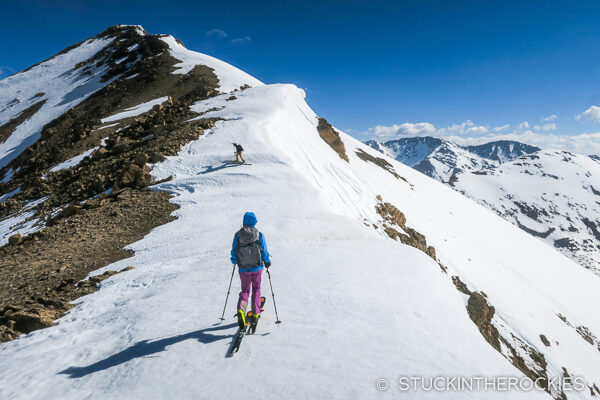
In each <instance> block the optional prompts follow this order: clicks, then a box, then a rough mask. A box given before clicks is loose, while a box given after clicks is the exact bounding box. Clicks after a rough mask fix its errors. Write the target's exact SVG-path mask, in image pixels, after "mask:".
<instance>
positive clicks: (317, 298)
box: [0, 77, 600, 399]
mask: <svg viewBox="0 0 600 400" xmlns="http://www.w3.org/2000/svg"><path fill="white" fill-rule="evenodd" d="M242 78H243V77H239V79H242ZM235 82H236V85H237V82H238V81H235ZM221 84H222V85H227V83H226V82H221ZM232 86H235V85H232ZM222 87H223V86H222ZM225 87H227V86H225ZM228 97H229V96H228V95H221V96H217V97H214V98H211V99H209V100H207V101H203V102H199V103H197V104H195V105H194V107H193V108H194V110H195V111H197V112H206V111H207V110H210V109H217V110H219V111H209V112H207V113H206V114H205V115H203V117H221V118H225V119H226V120H224V121H219V122H217V124H216V126H215V127H214V128H213V129H212V130H211V131H209V132H206V133H205V135H203V136H201V137H200V138H199V139H198V140H197V141H194V142H192V143H190V144H189V145H187V146H186V147H185V148H184V149H183V150H182V151H181V152H180V154H179V155H178V156H176V157H168V158H167V160H166V161H164V162H162V163H160V164H157V165H156V166H155V168H154V170H153V175H154V177H155V178H156V179H161V178H165V177H167V176H169V175H173V180H171V181H169V182H166V183H162V184H160V185H158V186H157V187H156V188H157V189H160V190H168V191H169V192H171V193H173V194H174V195H175V197H174V198H173V201H174V202H175V203H177V204H179V205H180V206H181V208H180V209H179V210H177V211H176V212H175V214H176V216H177V217H178V218H177V220H175V221H173V222H171V223H169V224H166V225H163V226H161V227H159V228H157V229H155V230H153V231H152V232H151V233H150V234H149V235H148V236H146V237H145V238H144V239H143V240H141V241H139V242H137V243H134V244H133V245H131V246H129V247H130V248H131V249H132V250H135V252H136V253H135V256H134V257H133V258H130V259H125V260H122V261H119V262H117V263H115V264H113V265H109V266H107V267H105V268H104V269H120V268H122V267H125V266H128V265H133V266H134V267H135V269H134V270H132V271H129V272H126V273H122V274H119V275H115V276H113V277H111V278H109V279H108V280H106V281H104V282H103V283H102V289H101V290H100V291H98V292H96V293H94V294H91V295H89V296H86V297H84V298H82V299H81V300H80V302H79V305H78V306H77V307H76V308H75V309H73V310H72V311H71V312H69V313H68V314H67V315H66V316H65V317H64V318H62V319H61V320H60V321H59V324H58V325H57V326H55V327H52V328H49V329H45V330H41V331H35V332H33V333H31V334H29V335H26V336H23V337H21V338H19V339H18V340H16V341H13V342H9V343H6V344H3V345H2V346H1V347H0V349H1V351H2V357H0V369H1V370H2V371H3V373H2V374H1V375H0V398H11V399H19V398H52V399H54V398H56V399H58V398H60V399H81V398H95V399H111V398H150V399H154V398H156V399H162V398H201V399H204V398H205V399H221V398H222V399H225V398H240V397H248V398H344V399H345V398H374V397H375V396H378V395H381V396H383V397H386V398H396V397H397V396H398V395H400V394H401V393H400V392H399V390H398V388H397V385H396V379H397V378H398V377H399V376H401V375H409V376H415V375H421V376H425V377H431V376H436V375H446V376H523V375H522V373H521V372H519V371H518V370H517V369H516V368H515V367H513V366H512V365H511V364H510V362H509V361H507V360H506V359H505V358H504V357H503V356H502V355H501V354H500V353H499V352H497V351H496V350H494V349H493V348H492V347H491V346H490V345H489V344H488V343H487V342H486V341H485V340H484V338H483V337H482V336H481V334H480V333H479V331H478V330H477V328H476V326H475V325H474V324H473V322H472V321H471V320H470V319H469V316H468V315H467V312H466V310H465V304H466V301H467V296H465V295H463V294H461V293H459V292H458V291H457V290H456V289H455V287H454V285H453V284H452V280H451V275H460V277H461V279H462V280H463V281H464V282H465V283H466V284H467V285H468V286H469V288H470V289H471V290H483V291H485V293H486V294H487V296H488V300H489V302H490V303H491V304H493V305H494V306H495V307H496V315H495V316H494V321H495V323H496V324H497V325H498V326H499V327H500V328H501V329H502V330H503V332H505V333H506V332H507V333H506V335H507V336H508V337H510V334H513V335H514V336H515V337H516V338H520V339H521V340H523V341H524V342H526V343H528V344H529V345H531V346H534V347H536V348H537V349H538V351H540V352H541V353H543V354H544V356H545V358H546V361H547V362H548V374H549V375H550V376H561V375H562V373H563V371H562V369H561V368H562V367H566V368H567V369H568V371H569V372H570V373H571V374H574V375H581V376H584V377H585V378H586V379H588V380H590V381H593V382H595V383H596V385H600V381H599V380H598V371H600V352H599V351H598V350H597V349H596V348H595V347H594V346H592V345H591V344H589V343H588V342H586V341H585V340H584V339H583V338H582V337H581V336H579V334H577V332H576V331H575V329H574V327H571V326H568V325H567V324H565V323H564V322H563V321H562V320H561V319H559V318H558V317H557V313H560V314H561V315H563V316H565V318H566V319H567V320H568V321H569V322H570V323H571V324H573V325H574V326H579V325H585V326H586V327H587V328H588V329H589V330H590V331H592V332H600V315H599V314H598V313H597V306H598V304H597V302H594V301H590V297H589V293H598V291H599V290H600V280H599V279H598V278H597V277H596V276H594V275H593V274H591V273H589V272H588V271H585V270H583V269H581V268H580V267H578V266H577V265H576V264H575V263H573V262H572V261H570V260H568V259H567V258H565V257H564V256H562V255H561V254H559V253H558V252H556V251H554V250H552V249H550V248H548V246H546V245H545V244H543V243H541V242H539V241H537V240H536V239H534V238H532V237H530V236H529V235H527V234H525V233H524V232H522V231H521V230H519V229H517V228H516V227H514V226H512V225H511V224H510V223H508V222H506V221H504V220H503V219H501V218H499V217H498V216H496V215H494V214H493V213H491V212H490V211H488V210H486V209H485V208H483V207H481V206H479V205H477V204H476V203H474V202H473V201H471V200H469V199H467V198H465V197H464V196H462V195H460V194H459V193H457V192H455V191H453V190H451V189H450V188H447V187H445V186H443V185H442V184H440V183H439V182H436V181H434V180H432V179H430V178H428V177H426V176H424V175H422V174H420V173H418V172H417V171H414V170H412V169H411V168H409V167H407V166H404V165H403V164H401V163H399V162H396V161H394V160H391V159H388V160H387V161H388V162H389V163H390V164H391V165H392V166H393V168H394V170H395V171H396V172H397V173H398V174H399V175H401V176H402V177H404V178H405V179H406V180H407V181H408V182H405V181H403V180H401V179H398V178H396V177H395V176H394V175H392V174H390V173H389V172H388V171H386V170H384V169H382V168H380V167H379V166H378V165H375V164H373V163H369V162H365V161H363V159H361V158H359V157H358V156H357V155H356V151H357V150H359V149H360V150H362V151H363V152H366V153H368V154H370V155H372V156H375V157H379V156H380V154H379V153H377V152H376V151H374V150H372V149H370V148H369V147H368V146H366V145H364V144H361V143H360V142H358V141H356V140H354V139H352V138H351V137H349V136H347V135H345V134H341V139H342V140H343V142H344V144H345V147H346V153H347V155H348V158H349V163H347V162H346V161H344V160H342V159H341V158H340V157H339V156H338V155H337V154H336V153H334V152H333V150H332V149H331V148H329V147H328V146H327V144H325V142H324V141H323V140H321V139H320V137H319V135H318V133H317V129H316V126H317V116H316V115H315V114H314V113H313V112H312V110H311V109H310V108H309V107H308V106H307V104H306V103H305V101H304V92H303V91H302V90H300V89H298V88H296V87H295V86H293V85H264V86H257V87H253V88H250V89H246V90H244V91H240V92H239V93H236V97H237V99H235V100H232V101H227V100H226V99H227V98H228ZM232 142H237V143H242V144H243V145H244V148H245V149H246V156H247V159H248V160H249V161H250V162H251V163H252V165H237V164H231V163H228V162H227V159H228V158H231V153H232V148H231V143H232ZM377 195H381V196H382V197H383V199H384V201H389V202H391V203H393V204H394V205H395V206H397V207H398V208H399V209H400V210H402V211H403V212H404V213H405V215H406V217H407V220H408V223H407V224H408V225H409V226H410V227H413V228H414V229H417V230H418V231H419V232H421V233H424V234H425V235H427V241H428V243H429V244H431V245H433V246H435V248H436V250H437V257H438V258H439V260H440V261H441V262H442V264H443V265H445V266H446V267H447V268H448V274H444V273H443V272H441V270H440V267H439V265H438V264H437V263H436V261H434V260H433V259H431V258H429V257H428V256H427V255H425V254H424V253H423V252H421V251H419V250H417V249H414V248H412V247H408V246H405V245H402V244H401V243H400V242H396V241H393V240H391V239H389V238H388V237H387V236H386V235H385V234H384V233H383V232H382V227H383V224H382V220H381V217H380V216H379V215H378V214H377V213H376V211H375V206H376V204H377V200H376V196H377ZM440 205H443V206H442V207H440ZM247 210H252V211H254V212H256V214H257V216H258V219H259V224H258V227H259V228H260V229H261V231H262V232H263V233H264V234H265V236H266V239H267V242H268V244H269V250H270V252H271V253H272V261H273V267H272V268H271V270H272V278H273V287H274V289H275V292H276V294H277V296H276V299H277V306H278V310H279V314H280V318H281V320H282V321H283V323H282V324H280V325H275V324H274V321H275V316H274V310H273V305H272V299H271V297H270V293H269V289H268V285H267V282H266V281H267V276H266V275H264V274H263V278H264V283H265V285H264V286H263V287H264V291H265V293H266V294H267V298H268V300H267V301H268V303H267V306H266V311H265V313H264V316H263V318H262V319H261V322H260V324H259V327H258V330H257V335H255V336H250V337H247V338H245V339H244V342H243V344H242V347H241V349H240V353H238V354H237V355H236V356H235V357H234V358H226V357H225V354H226V352H227V349H228V346H229V345H230V343H231V339H232V335H233V333H234V332H235V325H234V324H233V322H234V319H233V318H231V316H232V315H233V313H234V308H235V305H234V304H233V302H234V301H235V300H233V301H232V299H230V303H229V305H228V308H227V312H226V316H227V317H228V318H227V320H226V321H225V322H224V323H222V324H219V323H218V322H219V321H218V317H219V316H220V313H221V310H222V306H223V303H222V302H223V300H224V297H225V293H226V289H227V284H228V282H227V280H228V279H229V276H230V273H231V265H230V264H229V259H228V253H229V246H230V245H231V239H232V236H233V234H234V232H235V231H236V229H238V227H239V226H240V224H241V218H242V215H243V213H244V212H245V211H247ZM374 225H375V226H377V227H378V228H377V229H375V228H374V227H373V226H374ZM104 269H102V270H99V271H97V272H98V273H101V272H102V271H103V270H104ZM236 279H237V278H236ZM234 285H236V286H237V281H236V282H235V283H234ZM236 286H234V287H236ZM235 291H236V290H235V289H234V290H233V293H232V294H233V297H235ZM500 328H499V329H500ZM542 333H543V334H545V335H546V336H547V337H548V338H549V339H550V340H551V341H552V344H551V346H550V347H545V346H544V345H543V344H542V342H541V341H540V337H539V335H540V334H542ZM515 340H516V339H515ZM504 351H506V349H504ZM252 373H254V374H256V375H255V376H259V378H257V379H256V380H257V382H256V383H254V381H253V380H252V378H251V379H250V380H249V379H247V377H248V375H250V377H252ZM379 378H387V379H389V380H390V387H389V389H388V391H387V392H386V393H378V391H377V389H376V387H375V382H376V380H377V379H379ZM32 382H33V384H32ZM401 395H403V396H406V397H408V398H415V399H417V398H418V399H422V398H429V397H433V396H435V397H436V398H438V397H441V398H473V399H480V398H482V397H485V398H506V399H512V398H516V397H518V398H530V397H531V398H549V397H548V395H547V394H545V393H540V392H536V391H531V392H519V393H516V394H515V393H505V392H485V395H484V396H482V393H480V392H466V391H465V392H443V393H423V392H409V393H402V394H401ZM569 398H570V399H571V398H590V392H589V390H588V389H586V391H584V392H580V393H572V392H569Z"/></svg>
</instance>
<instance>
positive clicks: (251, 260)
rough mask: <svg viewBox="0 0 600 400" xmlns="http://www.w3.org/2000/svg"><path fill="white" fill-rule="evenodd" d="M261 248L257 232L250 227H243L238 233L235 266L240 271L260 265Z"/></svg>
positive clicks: (261, 260)
mask: <svg viewBox="0 0 600 400" xmlns="http://www.w3.org/2000/svg"><path fill="white" fill-rule="evenodd" d="M261 250H262V246H261V245H260V238H259V233H258V230H257V229H256V228H254V227H252V226H244V227H243V228H242V229H240V230H239V231H238V240H237V251H236V255H237V264H238V267H240V268H242V269H247V268H253V267H256V266H257V265H260V264H262V262H263V259H262V255H261Z"/></svg>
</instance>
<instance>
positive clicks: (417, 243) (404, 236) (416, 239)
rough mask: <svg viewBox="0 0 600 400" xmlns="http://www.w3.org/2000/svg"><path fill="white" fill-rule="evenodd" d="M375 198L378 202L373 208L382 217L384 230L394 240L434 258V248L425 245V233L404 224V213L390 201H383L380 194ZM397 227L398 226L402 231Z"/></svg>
mask: <svg viewBox="0 0 600 400" xmlns="http://www.w3.org/2000/svg"><path fill="white" fill-rule="evenodd" d="M377 200H378V203H377V205H376V206H375V210H376V211H377V213H378V214H379V215H381V217H382V218H383V225H384V226H383V230H384V232H385V233H386V234H387V235H388V236H389V237H390V238H392V239H394V240H400V241H401V242H402V243H404V244H406V245H409V246H412V247H416V248H417V249H419V250H421V251H423V252H424V253H425V254H427V255H428V256H429V257H431V258H433V259H434V260H436V255H435V248H434V247H433V246H428V245H427V239H426V238H425V235H423V234H421V233H419V232H417V231H416V230H414V229H413V228H409V227H408V226H406V217H405V216H404V213H402V211H400V210H398V209H397V208H396V207H394V205H392V204H391V203H386V202H383V199H382V198H381V196H377ZM397 228H400V229H401V230H402V232H401V231H399V230H398V229H397ZM403 232H404V233H403ZM436 261H437V260H436Z"/></svg>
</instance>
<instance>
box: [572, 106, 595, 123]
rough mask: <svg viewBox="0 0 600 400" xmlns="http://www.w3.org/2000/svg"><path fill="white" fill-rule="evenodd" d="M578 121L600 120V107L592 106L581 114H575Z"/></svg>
mask: <svg viewBox="0 0 600 400" xmlns="http://www.w3.org/2000/svg"><path fill="white" fill-rule="evenodd" d="M575 119H576V120H577V121H593V122H600V107H598V106H591V107H590V108H588V109H587V110H585V111H584V112H582V113H581V114H579V115H577V116H575Z"/></svg>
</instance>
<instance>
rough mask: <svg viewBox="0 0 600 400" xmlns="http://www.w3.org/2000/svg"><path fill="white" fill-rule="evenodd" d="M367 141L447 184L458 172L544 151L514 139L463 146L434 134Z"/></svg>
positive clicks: (494, 164) (490, 166)
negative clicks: (436, 136) (433, 135)
mask: <svg viewBox="0 0 600 400" xmlns="http://www.w3.org/2000/svg"><path fill="white" fill-rule="evenodd" d="M365 143H366V144H367V145H369V146H371V147H372V148H374V149H375V150H378V151H380V152H382V153H383V154H386V155H388V156H389V157H392V158H394V159H396V160H398V161H400V162H402V163H404V164H406V165H408V166H410V167H413V168H414V169H416V170H417V171H419V172H422V173H424V174H425V175H428V176H430V177H432V178H434V179H437V180H438V181H441V182H444V183H448V181H449V180H450V178H451V177H452V176H453V175H454V174H456V173H458V172H463V171H478V170H481V169H483V168H492V167H497V166H498V165H500V164H501V163H503V162H506V161H510V160H514V159H515V158H517V157H520V156H522V155H524V154H530V153H533V152H536V151H538V150H540V149H539V148H538V147H535V146H531V145H528V144H524V143H519V142H515V141H510V140H500V141H496V142H490V143H486V144H482V145H477V146H465V147H463V146H459V145H457V144H455V143H452V142H450V141H447V140H444V139H440V138H434V137H431V136H424V137H411V138H402V139H396V140H390V141H387V142H378V141H375V140H369V141H367V142H365Z"/></svg>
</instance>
